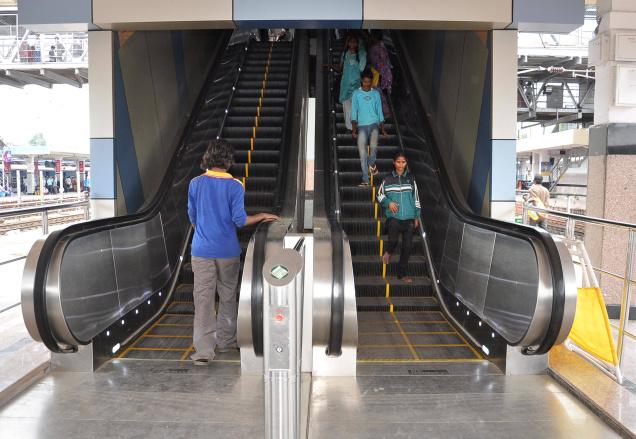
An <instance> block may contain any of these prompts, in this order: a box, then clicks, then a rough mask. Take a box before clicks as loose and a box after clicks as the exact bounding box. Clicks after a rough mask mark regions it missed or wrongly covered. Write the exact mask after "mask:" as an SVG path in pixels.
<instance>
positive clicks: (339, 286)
mask: <svg viewBox="0 0 636 439" xmlns="http://www.w3.org/2000/svg"><path fill="white" fill-rule="evenodd" d="M325 38H326V39H327V56H329V63H328V64H330V65H331V61H332V51H333V48H332V47H331V38H329V34H327V35H326V37H325ZM333 75H334V73H333V69H332V68H331V67H330V68H329V72H328V74H327V87H325V88H324V92H323V96H322V98H323V99H325V96H324V94H325V93H326V94H327V96H326V101H327V103H328V105H327V109H326V111H327V112H328V113H329V140H328V141H329V142H331V154H330V157H329V161H330V169H331V171H332V172H331V173H330V174H331V175H330V176H328V177H327V179H328V180H330V181H331V182H332V190H331V191H329V189H327V190H328V192H330V193H328V194H327V196H326V197H325V198H326V199H327V200H329V209H328V212H329V213H331V215H329V225H330V228H331V248H332V256H331V264H332V270H333V275H332V278H331V282H332V284H331V313H330V318H329V339H328V343H327V355H329V356H338V355H340V354H341V353H342V340H343V336H344V308H345V291H344V285H345V279H344V274H345V273H344V241H345V239H346V234H345V232H344V230H343V229H342V225H341V224H340V214H341V206H340V182H339V180H338V178H339V172H338V151H337V150H338V148H337V135H336V132H337V131H336V117H335V112H334V108H335V102H334V99H333V88H334V87H335V81H334V77H333ZM325 187H326V188H329V185H325Z"/></svg>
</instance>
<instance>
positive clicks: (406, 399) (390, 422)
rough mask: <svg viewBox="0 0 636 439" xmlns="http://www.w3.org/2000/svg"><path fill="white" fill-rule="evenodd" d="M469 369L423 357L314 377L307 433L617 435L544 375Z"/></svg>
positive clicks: (361, 435) (355, 435) (312, 435)
mask: <svg viewBox="0 0 636 439" xmlns="http://www.w3.org/2000/svg"><path fill="white" fill-rule="evenodd" d="M471 367H472V366H470V365H461V364H453V363H449V364H448V365H445V366H441V365H439V364H430V365H427V364H426V363H423V364H420V365H417V366H413V365H409V366H401V367H400V366H398V367H393V374H391V372H390V371H391V369H392V368H391V367H387V366H385V367H382V368H378V369H377V374H376V373H375V372H376V371H375V370H373V369H366V370H365V369H363V370H361V371H359V372H360V373H359V375H358V376H357V377H355V378H332V377H316V378H314V379H313V386H312V398H311V406H310V421H309V431H310V434H309V437H310V438H311V439H319V438H345V437H346V438H351V439H354V438H445V439H448V438H612V437H619V436H618V435H617V434H616V433H615V432H614V431H613V430H611V429H610V428H609V427H608V426H607V425H605V424H604V423H603V422H602V421H601V420H600V419H599V418H597V417H596V416H595V415H594V414H593V413H592V412H591V411H590V410H589V409H587V408H586V407H585V406H583V404H581V403H580V402H579V401H578V400H576V399H575V398H574V397H573V396H571V395H570V394H569V393H567V391H566V390H565V389H564V388H562V387H561V386H559V385H558V384H557V383H556V381H554V380H553V379H551V378H550V377H548V376H547V375H534V376H530V375H526V376H505V375H501V374H500V373H497V372H496V371H495V370H494V368H492V367H488V366H485V365H481V366H478V369H475V370H472V371H471V370H470V369H471ZM436 369H438V373H436V371H435V370H436ZM380 375H381V376H380Z"/></svg>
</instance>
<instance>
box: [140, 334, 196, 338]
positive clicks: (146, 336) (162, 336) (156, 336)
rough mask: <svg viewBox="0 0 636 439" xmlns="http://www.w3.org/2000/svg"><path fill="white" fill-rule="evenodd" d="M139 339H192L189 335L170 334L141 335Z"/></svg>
mask: <svg viewBox="0 0 636 439" xmlns="http://www.w3.org/2000/svg"><path fill="white" fill-rule="evenodd" d="M141 338H192V336H191V335H172V334H148V335H142V336H141Z"/></svg>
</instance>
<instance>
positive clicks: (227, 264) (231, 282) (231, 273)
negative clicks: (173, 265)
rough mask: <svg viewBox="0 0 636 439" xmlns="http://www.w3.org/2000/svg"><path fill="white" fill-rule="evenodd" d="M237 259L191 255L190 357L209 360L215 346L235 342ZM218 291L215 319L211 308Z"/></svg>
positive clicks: (238, 265) (238, 260)
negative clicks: (192, 287) (192, 300)
mask: <svg viewBox="0 0 636 439" xmlns="http://www.w3.org/2000/svg"><path fill="white" fill-rule="evenodd" d="M240 265H241V263H240V258H238V257H237V258H230V259H221V258H215V259H210V258H200V257H197V256H193V257H192V271H193V272H194V293H193V294H194V331H193V332H194V333H193V346H194V349H195V351H196V352H195V353H194V354H192V356H191V358H192V359H193V360H197V359H204V358H207V359H210V360H211V359H213V358H214V348H215V346H216V345H219V346H221V347H229V346H234V345H236V315H237V311H238V310H237V304H236V293H237V289H236V287H237V285H238V274H239V268H240ZM216 292H218V293H219V311H218V322H217V315H216V313H215V310H214V299H215V296H216Z"/></svg>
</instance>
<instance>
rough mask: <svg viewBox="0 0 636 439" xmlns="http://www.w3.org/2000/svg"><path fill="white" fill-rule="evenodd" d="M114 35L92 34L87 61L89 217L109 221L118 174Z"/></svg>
mask: <svg viewBox="0 0 636 439" xmlns="http://www.w3.org/2000/svg"><path fill="white" fill-rule="evenodd" d="M113 41H114V34H113V32H110V31H95V32H89V34H88V48H89V51H90V54H91V55H90V58H89V62H88V75H89V78H90V85H89V87H90V89H89V90H90V91H89V113H90V136H91V173H90V175H89V178H90V182H91V215H92V217H93V218H108V217H111V216H115V215H116V214H117V207H116V205H117V203H116V200H117V172H116V166H115V141H114V137H115V129H114V126H115V124H114V117H113V108H114V93H113V88H114V83H113V59H114V57H113V54H114V46H113Z"/></svg>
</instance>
